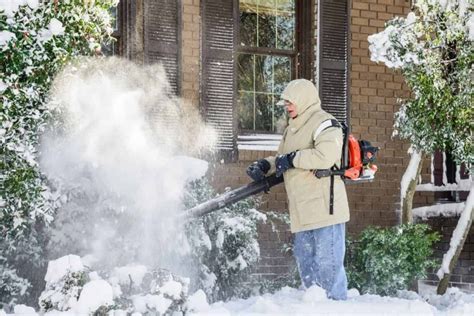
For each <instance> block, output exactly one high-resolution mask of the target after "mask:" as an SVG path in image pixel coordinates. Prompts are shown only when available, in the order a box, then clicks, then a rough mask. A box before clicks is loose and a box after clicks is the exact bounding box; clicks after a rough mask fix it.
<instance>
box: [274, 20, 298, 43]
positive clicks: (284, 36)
mask: <svg viewBox="0 0 474 316" xmlns="http://www.w3.org/2000/svg"><path fill="white" fill-rule="evenodd" d="M276 25H277V27H276V29H277V44H276V46H277V48H279V49H288V50H292V49H294V43H295V13H294V12H291V11H286V12H285V11H277V16H276Z"/></svg>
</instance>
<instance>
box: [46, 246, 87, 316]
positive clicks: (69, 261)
mask: <svg viewBox="0 0 474 316" xmlns="http://www.w3.org/2000/svg"><path fill="white" fill-rule="evenodd" d="M87 273H88V269H87V268H86V267H84V266H83V264H82V261H81V258H79V257H78V256H74V255H69V256H65V257H62V258H59V259H57V260H54V261H50V262H49V264H48V271H47V272H46V276H45V278H44V279H45V281H46V288H45V290H44V291H43V292H42V293H41V296H40V298H39V306H40V308H41V310H42V311H50V310H58V311H67V310H69V309H70V308H71V307H74V306H75V305H76V304H77V300H78V299H79V294H80V293H81V291H82V288H83V286H84V284H86V283H87V281H89V277H88V274H87Z"/></svg>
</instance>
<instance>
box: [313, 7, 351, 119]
mask: <svg viewBox="0 0 474 316" xmlns="http://www.w3.org/2000/svg"><path fill="white" fill-rule="evenodd" d="M349 2H350V1H347V0H320V1H319V7H318V12H319V74H318V75H319V78H318V82H319V94H320V96H321V103H322V107H323V108H324V110H326V111H327V112H329V113H331V114H332V115H334V116H335V117H336V118H337V119H338V120H339V121H340V122H346V123H349V122H348V116H347V113H348V107H349V67H348V64H349V38H348V34H349V14H348V12H349V11H348V10H349ZM348 125H349V124H348Z"/></svg>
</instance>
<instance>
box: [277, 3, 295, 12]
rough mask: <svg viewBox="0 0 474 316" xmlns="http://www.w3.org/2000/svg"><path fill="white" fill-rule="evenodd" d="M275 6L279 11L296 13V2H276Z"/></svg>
mask: <svg viewBox="0 0 474 316" xmlns="http://www.w3.org/2000/svg"><path fill="white" fill-rule="evenodd" d="M275 6H276V9H277V10H279V11H291V12H295V0H275Z"/></svg>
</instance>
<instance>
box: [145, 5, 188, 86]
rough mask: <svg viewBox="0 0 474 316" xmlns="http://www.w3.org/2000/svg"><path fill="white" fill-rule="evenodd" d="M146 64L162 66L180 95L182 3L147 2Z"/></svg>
mask: <svg viewBox="0 0 474 316" xmlns="http://www.w3.org/2000/svg"><path fill="white" fill-rule="evenodd" d="M144 37H145V38H144V50H145V56H144V57H145V62H146V63H156V62H161V63H162V64H163V66H164V68H165V71H166V75H167V77H168V80H169V82H170V84H171V89H172V92H173V93H174V94H176V95H179V94H180V89H181V87H180V86H181V83H180V82H181V78H180V73H181V70H180V64H181V63H180V60H181V49H180V47H181V45H180V43H181V0H145V1H144Z"/></svg>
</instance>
